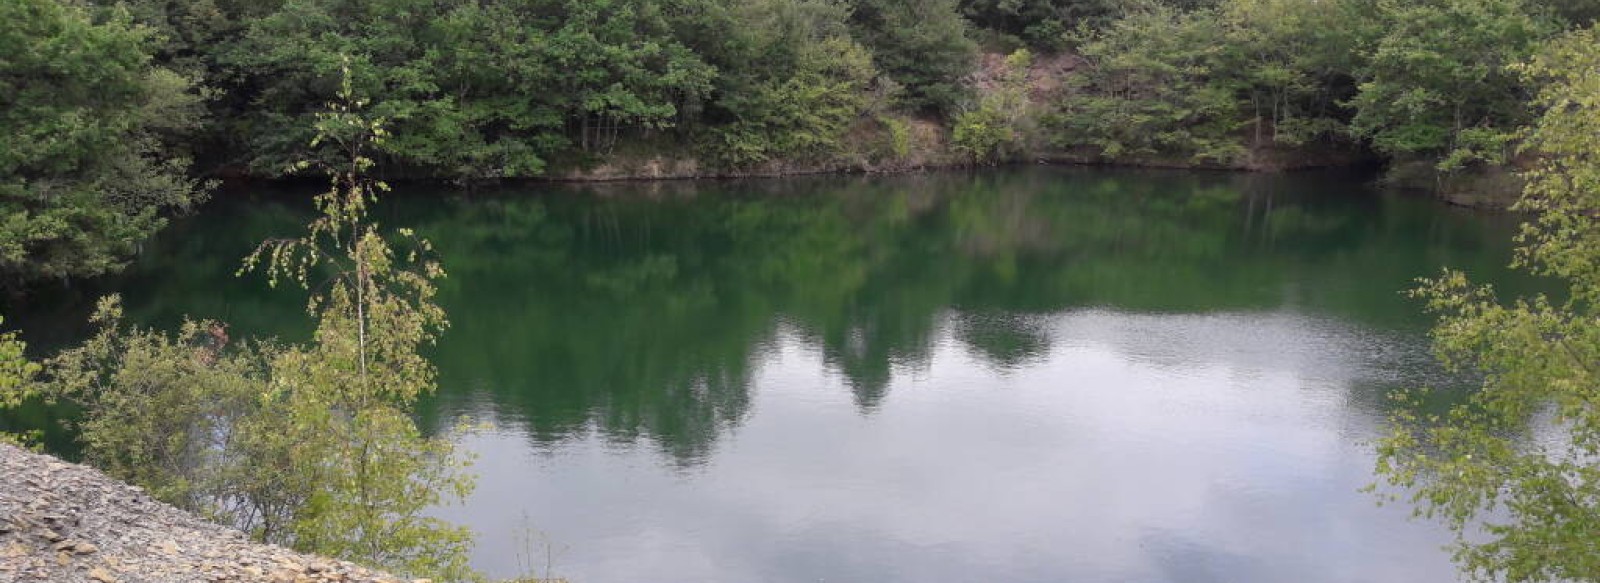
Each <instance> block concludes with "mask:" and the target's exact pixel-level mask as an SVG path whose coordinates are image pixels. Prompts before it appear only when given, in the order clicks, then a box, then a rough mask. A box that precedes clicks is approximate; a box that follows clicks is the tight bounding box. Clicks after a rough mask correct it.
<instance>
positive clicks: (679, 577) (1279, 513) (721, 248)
mask: <svg viewBox="0 0 1600 583" xmlns="http://www.w3.org/2000/svg"><path fill="white" fill-rule="evenodd" d="M530 194H532V193H529V192H525V191H507V192H496V193H488V194H480V195H476V196H470V197H468V196H459V195H445V196H439V195H437V194H436V193H413V195H409V196H398V197H393V198H392V199H390V200H389V201H387V202H386V204H385V205H384V206H383V207H382V211H381V212H382V217H381V219H382V220H383V221H384V222H386V223H388V224H393V225H411V226H415V227H416V228H417V230H418V231H419V232H421V233H422V234H424V235H426V236H428V237H430V238H431V239H433V240H434V242H435V243H436V245H437V246H438V247H439V248H440V249H441V250H442V251H443V253H444V254H445V257H444V263H445V265H446V267H447V268H448V270H449V271H450V277H449V279H448V280H446V282H445V283H444V285H443V286H442V288H441V294H440V300H441V302H442V303H443V304H444V306H445V308H446V309H447V311H448V312H449V314H450V319H451V322H452V328H451V329H450V330H449V332H448V333H447V335H446V336H445V338H444V340H443V342H441V344H440V345H439V347H438V348H437V352H436V354H435V356H436V359H437V362H438V363H439V365H440V372H441V377H440V380H441V383H442V392H441V394H440V395H439V397H438V398H437V399H435V400H434V401H433V402H430V403H429V404H428V406H427V407H426V408H425V410H424V412H423V415H424V423H425V424H426V425H428V426H430V427H434V428H436V429H437V428H440V427H444V426H446V423H445V421H444V420H446V419H450V418H452V417H453V416H454V415H455V414H457V413H462V412H466V413H471V414H475V415H478V416H481V417H486V418H489V419H491V420H493V421H495V423H496V425H497V427H498V429H496V430H495V431H492V432H489V433H485V434H479V435H472V436H464V437H463V439H464V440H465V443H466V444H467V446H468V447H469V448H471V449H473V450H475V451H477V452H478V453H479V454H480V455H481V456H482V459H481V461H480V463H479V465H478V467H477V469H478V471H479V473H480V474H481V480H480V492H479V494H477V495H476V496H475V497H474V498H473V500H472V502H471V504H469V506H468V507H467V508H465V509H454V510H445V511H444V512H446V513H447V514H448V515H449V516H450V517H451V518H455V519H458V520H462V521H464V522H466V523H468V524H470V525H472V526H473V527H474V528H475V529H476V530H478V531H479V532H480V533H481V534H482V535H483V536H482V537H481V540H482V541H483V544H482V547H481V548H480V550H479V552H478V555H477V559H476V560H477V561H478V566H479V567H481V568H485V569H488V570H490V571H491V572H492V573H493V574H495V575H501V576H509V575H515V574H517V573H513V572H511V571H513V570H515V568H516V565H517V564H518V560H517V556H518V554H519V553H523V554H528V552H529V551H528V550H526V549H517V548H513V547H512V546H508V545H511V543H512V542H513V541H515V540H517V538H518V537H516V536H513V534H514V533H515V532H517V531H518V529H520V528H522V525H521V523H520V521H521V520H522V518H521V516H522V513H521V512H514V511H511V510H513V509H515V510H523V511H526V512H527V515H528V516H529V518H530V519H531V520H532V521H533V522H534V523H535V526H536V527H537V528H539V529H540V530H542V531H545V532H546V533H547V534H549V535H550V536H552V537H553V538H555V539H556V540H558V541H560V542H561V543H562V544H563V545H565V546H567V547H569V548H570V549H571V550H570V552H569V553H568V556H567V557H565V558H564V559H561V560H560V562H559V563H558V565H557V572H558V574H566V575H568V576H569V577H573V578H574V579H575V580H582V581H634V580H668V581H753V580H762V581H767V580H771V581H782V580H795V581H799V580H817V579H843V580H876V581H912V580H950V579H994V580H1004V581H1061V580H1097V581H1098V580H1106V581H1117V580H1128V581H1162V580H1172V581H1202V580H1212V579H1214V580H1228V581H1278V580H1325V581H1359V580H1373V581H1393V580H1430V579H1438V578H1442V577H1447V576H1448V572H1449V571H1448V565H1446V564H1445V563H1444V561H1443V556H1442V555H1439V554H1438V553H1435V552H1434V548H1435V547H1436V546H1437V545H1438V544H1439V543H1440V542H1441V541H1442V539H1441V538H1440V535H1439V533H1437V532H1434V531H1432V530H1429V529H1427V528H1424V527H1422V526H1419V525H1408V524H1406V523H1404V522H1403V521H1402V520H1401V518H1402V517H1399V516H1396V515H1395V513H1394V512H1384V511H1379V510H1377V509H1374V508H1372V504H1371V500H1370V499H1368V498H1366V497H1363V496H1361V495H1359V494H1357V493H1356V492H1355V491H1354V490H1355V489H1356V488H1357V487H1359V486H1361V485H1363V484H1365V483H1366V482H1367V481H1368V478H1367V475H1368V471H1369V470H1370V460H1369V457H1368V454H1367V453H1366V450H1365V449H1364V446H1363V445H1361V444H1360V443H1359V442H1360V440H1361V439H1364V438H1366V437H1368V436H1370V435H1371V434H1372V432H1373V428H1374V427H1375V425H1376V423H1377V422H1378V420H1379V419H1381V418H1382V416H1383V414H1384V407H1387V406H1388V401H1387V400H1386V399H1384V398H1383V394H1384V393H1385V392H1387V391H1388V390H1389V389H1391V388H1394V387H1398V386H1410V385H1417V384H1425V383H1434V384H1437V383H1441V382H1443V383H1445V384H1448V379H1441V378H1436V377H1435V376H1434V375H1435V374H1436V372H1435V370H1434V368H1433V367H1432V366H1431V364H1430V360H1429V359H1428V357H1427V354H1426V352H1425V349H1424V344H1425V341H1424V338H1423V333H1424V331H1425V328H1426V325H1427V320H1426V319H1425V318H1424V317H1422V316H1421V315H1419V314H1418V313H1417V306H1416V305H1415V304H1413V303H1412V302H1410V301H1408V300H1406V299H1405V298H1403V297H1401V296H1400V295H1399V293H1398V291H1399V290H1401V289H1404V288H1406V287H1408V286H1409V285H1410V282H1411V280H1412V279H1413V278H1415V277H1417V276H1420V275H1426V274H1430V273H1433V272H1435V271H1436V270H1437V269H1438V268H1439V267H1440V266H1442V265H1445V264H1450V265H1453V266H1456V267H1459V268H1463V269H1466V270H1467V271H1469V272H1470V273H1472V274H1473V275H1474V278H1475V279H1479V280H1487V281H1496V282H1498V283H1499V284H1500V286H1501V287H1503V288H1511V289H1512V290H1513V291H1515V290H1516V289H1518V287H1519V286H1526V285H1527V282H1525V281H1522V280H1518V279H1515V278H1512V277H1511V276H1510V275H1509V274H1507V272H1506V271H1505V270H1504V269H1503V267H1502V266H1503V265H1505V264H1506V263H1507V261H1508V260H1509V253H1508V249H1509V243H1508V240H1509V237H1510V235H1511V232H1512V228H1511V226H1512V225H1511V223H1512V222H1514V221H1513V219H1511V218H1507V217H1501V218H1494V217H1484V216H1481V215H1474V214H1470V213H1465V212H1461V211H1457V210H1453V209H1448V208H1444V207H1441V206H1438V205H1434V204H1432V203H1428V202H1426V201H1417V200H1410V199H1404V198H1395V197H1387V196H1380V195H1376V194H1373V193H1370V192H1367V191H1366V190H1365V189H1364V188H1363V187H1362V186H1361V184H1360V182H1359V179H1352V178H1349V177H1343V176H1338V175H1317V174H1312V175H1304V174H1295V175H1283V176H1240V175H1228V174H1185V173H1144V172H1109V171H1103V170H1092V171H1091V170H1066V169H1024V170H1009V171H1001V172H992V173H980V174H964V173H948V174H927V175H917V176H903V177H887V178H838V177H834V178H814V179H794V180H784V181H758V182H718V183H704V182H699V183H657V184H648V185H595V186H587V187H562V188H555V187H547V188H541V189H539V192H538V193H537V195H530ZM302 196H303V193H287V194H284V193H263V192H257V193H254V194H250V195H240V196H239V197H238V198H227V197H225V198H224V199H223V200H220V201H218V202H217V203H214V204H213V206H212V208H211V209H209V210H208V211H207V212H206V213H205V214H204V215H203V216H202V217H200V218H199V219H196V220H191V221H186V222H183V223H181V224H179V225H176V226H175V228H173V229H172V230H170V231H168V232H167V233H166V234H165V235H164V236H163V237H162V238H161V240H160V241H158V242H157V244H156V245H154V249H153V250H152V252H151V253H150V255H149V257H147V258H146V259H143V260H141V261H140V263H139V264H138V265H137V267H136V269H135V270H134V271H133V272H132V273H130V274H129V275H128V276H127V277H125V278H123V279H121V280H118V281H114V282H108V283H106V284H104V285H103V286H101V288H99V289H88V290H80V294H81V295H80V296H79V297H78V298H77V300H76V301H73V300H72V298H68V299H66V300H63V304H62V305H56V306H38V307H36V309H35V310H34V312H33V314H35V315H34V316H33V317H32V319H29V317H28V315H27V314H23V317H22V318H20V319H19V321H20V323H21V325H22V326H23V327H24V329H26V330H28V331H29V333H30V335H35V336H34V339H35V341H36V342H37V341H38V340H39V339H38V337H37V335H38V334H42V335H43V336H44V337H45V338H46V339H47V340H46V341H45V342H46V343H48V338H50V337H51V336H52V335H53V336H54V337H58V338H67V337H71V336H72V335H73V334H74V332H73V331H72V330H71V329H70V328H51V326H50V323H53V322H68V321H73V318H68V317H65V316H64V314H69V313H73V310H79V309H81V308H79V307H75V306H82V305H86V303H85V302H86V298H87V297H88V296H91V295H92V294H93V293H95V292H98V291H102V290H104V289H118V290H121V291H123V292H124V293H125V294H126V296H127V298H128V300H127V302H126V303H127V307H128V311H129V313H130V315H131V316H132V317H135V318H138V319H141V320H145V321H147V322H151V323H157V324H170V323H171V322H174V321H176V320H177V319H178V317H179V316H180V315H181V314H184V313H188V314H192V315H194V316H197V317H213V318H222V319H225V320H228V321H231V322H233V323H234V326H235V329H236V330H242V331H243V332H267V333H276V334H281V335H285V336H289V337H297V336H301V337H303V335H304V334H306V331H307V330H306V325H305V324H304V319H303V318H302V317H300V316H299V313H300V305H301V304H300V298H297V297H295V296H294V295H293V294H285V293H282V292H273V291H269V290H266V289H265V287H264V286H263V285H261V284H260V282H257V281H248V280H247V281H240V280H236V279H234V278H233V277H232V275H231V274H232V268H233V266H234V265H235V263H234V258H236V257H239V256H242V255H243V254H244V253H245V251H246V250H248V249H249V248H250V247H251V246H252V245H253V243H254V241H256V240H259V239H261V238H263V237H265V236H267V235H268V234H272V233H283V232H288V231H289V230H291V229H293V228H294V224H295V222H296V221H298V220H301V219H302V218H303V217H304V216H306V210H307V209H305V208H304V207H303V206H302V205H303V203H297V202H291V201H294V200H299V198H300V197H302ZM276 200H282V201H285V202H282V203H274V202H273V201H276ZM264 208H265V209H269V212H262V209H264ZM57 326H60V325H59V324H57ZM1311 549H1314V550H1311ZM1419 556H1425V557H1428V558H1427V559H1419V558H1418V557H1419Z"/></svg>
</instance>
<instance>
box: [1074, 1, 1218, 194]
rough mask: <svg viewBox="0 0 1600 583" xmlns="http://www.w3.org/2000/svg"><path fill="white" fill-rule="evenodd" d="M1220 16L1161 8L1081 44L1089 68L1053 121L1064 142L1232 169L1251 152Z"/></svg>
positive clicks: (1105, 152)
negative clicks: (1226, 63) (1221, 41)
mask: <svg viewBox="0 0 1600 583" xmlns="http://www.w3.org/2000/svg"><path fill="white" fill-rule="evenodd" d="M1223 37H1224V31H1223V29H1222V25H1221V21H1220V20H1219V19H1218V18H1217V16H1216V13H1215V12H1214V11H1198V12H1191V13H1183V12H1179V11H1177V10H1175V9H1172V8H1167V7H1162V6H1157V7H1154V8H1152V9H1149V10H1143V11H1137V12H1134V13H1132V14H1130V15H1128V16H1127V17H1125V18H1123V19H1122V20H1119V21H1117V22H1116V24H1114V25H1112V26H1111V27H1110V28H1108V29H1106V30H1104V31H1100V32H1093V33H1086V35H1085V36H1083V37H1081V38H1079V39H1078V43H1079V49H1078V50H1079V53H1080V54H1081V55H1082V56H1083V58H1084V59H1085V60H1087V61H1088V62H1089V66H1088V68H1087V69H1088V70H1087V71H1085V72H1084V73H1083V74H1082V75H1075V76H1073V77H1072V78H1071V79H1070V80H1069V83H1070V84H1071V88H1072V90H1073V91H1072V93H1070V94H1068V95H1067V96H1066V97H1064V98H1063V99H1062V100H1061V103H1060V109H1059V111H1058V112H1057V113H1056V115H1054V116H1053V117H1052V120H1051V124H1052V125H1054V126H1056V128H1057V129H1058V130H1059V131H1058V136H1059V137H1058V138H1057V140H1058V145H1060V146H1063V147H1068V148H1078V147H1087V148H1091V149H1093V150H1095V151H1097V153H1098V154H1099V155H1101V156H1103V157H1105V158H1107V159H1112V160H1118V159H1130V158H1138V157H1150V156H1179V157H1185V158H1189V159H1191V160H1195V161H1201V162H1223V163H1226V162H1231V161H1234V160H1236V159H1238V158H1240V157H1242V156H1243V155H1244V148H1243V146H1242V145H1241V141H1240V139H1239V137H1238V136H1237V135H1236V132H1237V131H1238V130H1239V129H1240V128H1242V127H1244V125H1245V124H1246V123H1247V118H1246V117H1245V116H1243V115H1242V114H1241V112H1240V100H1239V98H1238V94H1239V90H1240V88H1241V83H1240V82H1239V81H1238V78H1237V76H1236V72H1235V71H1231V70H1230V69H1228V68H1225V67H1220V66H1219V65H1221V64H1223V61H1222V60H1221V59H1220V57H1219V55H1220V54H1221V52H1222V51H1223V50H1224V47H1221V46H1219V45H1218V43H1217V42H1216V39H1218V38H1223Z"/></svg>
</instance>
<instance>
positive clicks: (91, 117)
mask: <svg viewBox="0 0 1600 583" xmlns="http://www.w3.org/2000/svg"><path fill="white" fill-rule="evenodd" d="M0 22H4V23H5V24H4V25H3V26H0V54H4V55H6V57H5V58H4V59H3V60H0V135H4V136H6V138H5V141H4V142H3V143H0V216H3V219H0V272H4V274H5V275H6V278H7V281H10V282H18V281H22V280H34V279H39V278H57V279H64V278H68V277H80V276H93V275H99V274H103V273H107V272H110V271H114V270H116V269H117V268H119V267H121V265H122V263H123V261H125V260H126V259H127V258H128V256H130V255H132V254H133V253H134V252H135V251H136V250H137V249H138V245H139V243H140V242H141V241H143V240H144V238H145V237H148V236H149V235H150V234H151V233H153V232H155V231H156V229H159V228H160V227H161V225H162V224H163V221H164V219H163V218H162V213H164V212H167V211H173V210H183V209H187V208H189V207H190V206H191V205H193V204H195V203H196V202H198V201H199V200H200V199H201V198H202V196H203V192H204V187H203V185H202V184H201V183H199V182H197V181H195V180H193V179H190V178H189V177H187V176H186V175H185V172H186V170H187V167H188V160H187V159H186V158H185V157H184V156H183V155H181V154H180V153H179V151H178V150H177V149H176V148H173V147H171V145H170V139H169V138H171V137H173V136H175V135H178V134H182V133H184V132H186V131H187V130H190V129H192V128H193V127H194V126H195V125H196V124H197V123H198V122H199V120H200V109H199V107H198V103H199V101H198V97H197V96H196V95H195V94H194V92H193V84H192V82H191V81H190V80H189V79H187V78H185V77H182V76H180V75H178V74H176V73H173V72H172V71H169V70H166V69H162V68H159V67H155V66H152V65H151V63H150V51H151V48H150V44H151V43H150V38H149V33H148V31H147V30H145V29H143V28H140V27H137V26H134V25H132V24H130V23H129V20H128V17H127V15H126V14H125V13H121V12H116V11H113V12H111V13H110V14H109V15H108V18H107V19H106V20H105V21H104V22H100V23H96V22H94V21H91V19H90V17H89V15H88V14H87V13H86V12H85V11H84V10H83V9H80V8H77V7H75V6H73V5H70V4H68V3H63V2H58V1H55V0H16V1H9V2H5V3H4V4H0Z"/></svg>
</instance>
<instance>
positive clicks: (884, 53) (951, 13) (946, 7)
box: [851, 0, 978, 112]
mask: <svg viewBox="0 0 1600 583" xmlns="http://www.w3.org/2000/svg"><path fill="white" fill-rule="evenodd" d="M956 2H957V0H863V1H862V2H859V3H857V4H856V5H855V11H854V12H853V13H852V14H851V21H852V22H853V23H854V24H855V30H856V38H859V39H861V41H862V43H863V44H865V45H867V46H868V47H871V49H872V53H873V56H874V57H875V58H876V61H877V64H878V67H879V68H881V69H883V71H884V73H886V74H888V75H889V77H890V78H893V79H894V80H895V82H897V83H899V84H900V85H902V86H904V87H905V94H904V101H905V104H906V105H907V106H909V107H910V108H912V109H920V110H925V111H935V112H944V111H948V110H950V108H952V107H953V106H954V105H955V104H956V103H957V102H959V101H960V100H961V97H962V96H963V95H964V94H965V93H966V90H965V89H964V88H963V87H962V85H961V79H962V77H965V76H966V75H967V74H968V73H970V72H972V69H973V67H974V66H976V65H977V57H978V52H977V51H978V47H977V44H976V43H973V42H972V40H971V39H969V38H967V26H968V25H967V21H966V20H965V19H963V18H962V17H961V14H960V13H959V12H958V11H957V6H956Z"/></svg>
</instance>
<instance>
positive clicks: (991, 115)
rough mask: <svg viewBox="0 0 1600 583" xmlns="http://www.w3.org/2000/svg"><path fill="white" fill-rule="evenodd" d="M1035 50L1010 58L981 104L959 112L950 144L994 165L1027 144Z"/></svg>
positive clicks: (1021, 52)
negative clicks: (1029, 92)
mask: <svg viewBox="0 0 1600 583" xmlns="http://www.w3.org/2000/svg"><path fill="white" fill-rule="evenodd" d="M1032 65H1033V53H1032V52H1030V51H1029V50H1028V49H1020V50H1018V51H1016V52H1014V53H1011V55H1009V56H1007V57H1006V60H1005V67H1004V69H1003V71H1002V72H1001V78H1000V79H999V80H998V86H997V87H995V88H994V89H993V90H991V91H990V92H989V93H987V94H986V95H984V96H983V100H982V101H980V102H979V104H978V107H976V108H974V109H970V110H967V111H963V112H961V113H959V114H957V115H956V118H955V123H954V126H953V127H952V129H951V132H950V145H951V147H953V148H954V149H955V150H956V151H959V152H962V153H964V154H966V155H967V156H968V157H970V158H971V160H972V161H973V162H974V163H979V164H991V163H994V162H997V161H999V160H1001V159H1004V158H1005V157H1007V156H1009V155H1011V154H1015V153H1016V151H1015V150H1018V149H1021V148H1024V147H1026V146H1027V143H1026V142H1027V134H1029V133H1031V132H1029V131H1028V130H1029V128H1027V127H1024V126H1025V125H1026V124H1027V122H1031V121H1032V117H1031V116H1032V112H1031V111H1030V109H1031V107H1030V105H1029V100H1028V68H1029V67H1031V66H1032Z"/></svg>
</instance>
